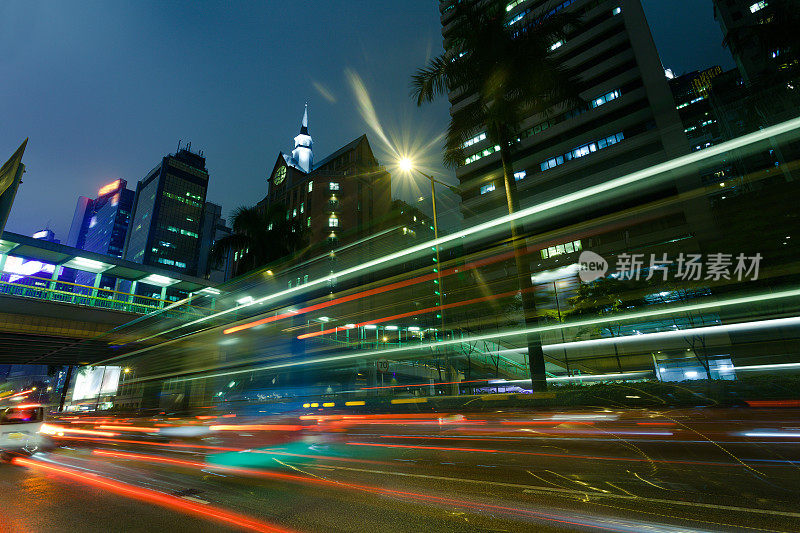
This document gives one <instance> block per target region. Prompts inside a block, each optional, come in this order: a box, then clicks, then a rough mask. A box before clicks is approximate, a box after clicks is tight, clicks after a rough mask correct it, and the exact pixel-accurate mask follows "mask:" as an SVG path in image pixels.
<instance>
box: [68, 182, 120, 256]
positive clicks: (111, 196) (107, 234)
mask: <svg viewBox="0 0 800 533" xmlns="http://www.w3.org/2000/svg"><path fill="white" fill-rule="evenodd" d="M127 185H128V182H127V181H125V180H123V179H118V180H115V181H112V182H111V183H109V184H107V185H105V186H103V187H101V188H100V190H99V191H98V192H97V197H96V198H94V199H91V198H87V197H86V196H80V197H79V198H78V205H77V206H76V208H75V214H74V216H73V217H72V224H71V225H70V228H69V237H68V238H67V245H69V246H74V247H75V248H80V249H81V250H88V251H90V252H96V253H98V254H103V255H111V256H114V257H122V252H123V249H124V248H125V237H126V236H127V233H128V224H129V223H130V217H131V208H132V207H133V197H134V191H132V190H130V189H128V187H127Z"/></svg>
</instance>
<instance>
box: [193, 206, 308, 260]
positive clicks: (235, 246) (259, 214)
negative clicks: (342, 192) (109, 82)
mask: <svg viewBox="0 0 800 533" xmlns="http://www.w3.org/2000/svg"><path fill="white" fill-rule="evenodd" d="M305 241H306V233H305V231H304V228H303V226H302V224H300V223H299V222H297V220H295V219H294V218H287V217H286V208H285V207H284V206H282V205H272V206H270V207H268V208H267V209H266V210H263V209H260V208H258V207H239V208H237V209H236V211H234V212H233V233H232V234H230V235H227V236H225V237H223V238H221V239H219V240H218V241H216V242H214V244H213V246H212V247H211V250H210V251H209V254H208V256H209V264H211V265H219V264H221V263H222V262H223V261H224V260H225V257H226V256H227V255H228V254H229V253H231V252H233V253H234V254H236V256H237V261H236V271H235V272H234V275H237V276H238V275H240V274H244V273H246V272H249V271H251V270H254V269H256V268H259V267H262V266H264V265H266V264H268V263H270V262H272V261H275V260H277V259H280V258H282V257H286V256H288V255H291V254H293V253H295V252H297V251H298V250H299V249H300V248H301V247H303V246H304V245H305Z"/></svg>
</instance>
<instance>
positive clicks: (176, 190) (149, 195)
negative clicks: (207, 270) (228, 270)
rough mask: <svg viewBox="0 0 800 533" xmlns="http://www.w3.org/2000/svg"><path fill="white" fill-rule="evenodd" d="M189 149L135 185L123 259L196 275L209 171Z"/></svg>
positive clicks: (180, 150) (169, 158)
mask: <svg viewBox="0 0 800 533" xmlns="http://www.w3.org/2000/svg"><path fill="white" fill-rule="evenodd" d="M190 148H191V145H187V146H186V148H180V145H179V146H178V151H177V153H175V154H169V155H166V156H164V157H163V158H162V160H161V162H160V163H159V164H158V165H157V166H156V167H155V168H154V169H153V170H151V171H150V172H149V173H148V174H147V176H146V177H145V178H144V179H143V180H141V181H140V182H139V183H138V184H137V185H136V197H135V199H134V205H133V211H132V213H133V215H132V217H131V223H130V228H129V230H128V237H127V240H126V244H125V252H124V257H125V259H127V260H129V261H134V262H136V263H142V264H146V265H152V266H158V267H161V268H164V269H166V270H173V271H176V272H181V273H184V274H189V275H192V276H196V275H198V260H199V253H200V232H201V225H202V221H203V210H204V206H205V201H206V191H207V189H208V171H207V170H206V160H205V157H203V154H202V152H200V153H194V152H192V151H191V150H190Z"/></svg>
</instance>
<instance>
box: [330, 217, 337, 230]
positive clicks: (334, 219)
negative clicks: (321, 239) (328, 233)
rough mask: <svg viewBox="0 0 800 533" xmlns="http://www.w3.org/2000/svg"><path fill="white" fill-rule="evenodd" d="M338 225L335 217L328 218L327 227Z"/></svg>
mask: <svg viewBox="0 0 800 533" xmlns="http://www.w3.org/2000/svg"><path fill="white" fill-rule="evenodd" d="M338 226H339V219H338V218H337V217H335V216H334V217H331V218H329V219H328V227H329V228H336V227H338Z"/></svg>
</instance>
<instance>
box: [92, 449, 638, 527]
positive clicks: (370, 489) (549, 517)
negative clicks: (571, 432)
mask: <svg viewBox="0 0 800 533" xmlns="http://www.w3.org/2000/svg"><path fill="white" fill-rule="evenodd" d="M95 453H96V454H97V455H107V456H116V457H120V458H127V459H134V460H137V459H138V460H143V461H154V462H162V463H171V464H175V465H176V466H186V467H191V468H200V469H218V470H222V471H227V472H233V473H240V474H243V475H251V476H258V477H265V478H271V479H280V480H286V481H296V482H300V483H306V484H311V485H323V486H328V487H331V486H332V487H336V488H344V489H350V490H357V491H361V492H367V493H371V494H384V495H389V496H397V497H402V498H409V499H412V500H417V501H422V502H425V503H437V504H442V503H444V504H448V505H456V506H459V507H464V508H467V509H476V508H484V509H491V510H495V511H502V512H508V513H512V514H516V515H519V516H527V517H535V518H538V519H540V520H546V521H549V522H558V523H562V524H570V525H579V526H586V527H593V528H595V529H603V530H606V531H620V532H622V531H627V530H617V529H614V528H612V527H609V526H607V525H593V524H588V523H581V522H575V521H573V519H571V518H569V517H563V516H558V515H553V514H545V513H541V512H537V511H531V510H528V509H519V508H514V507H505V506H500V505H491V504H486V503H480V504H478V503H477V502H471V501H467V500H458V499H454V498H443V497H440V496H430V495H427V494H420V493H416V492H408V491H402V490H394V489H385V488H382V487H375V486H370V485H359V484H355V483H347V482H343V481H334V480H329V479H322V478H312V477H304V476H297V475H293V474H285V473H283V472H273V471H267V470H256V469H251V468H238V467H227V466H216V465H209V464H206V463H199V462H194V461H185V460H182V459H167V458H162V457H157V456H151V455H144V454H131V453H120V452H105V451H102V450H97V451H95Z"/></svg>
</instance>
